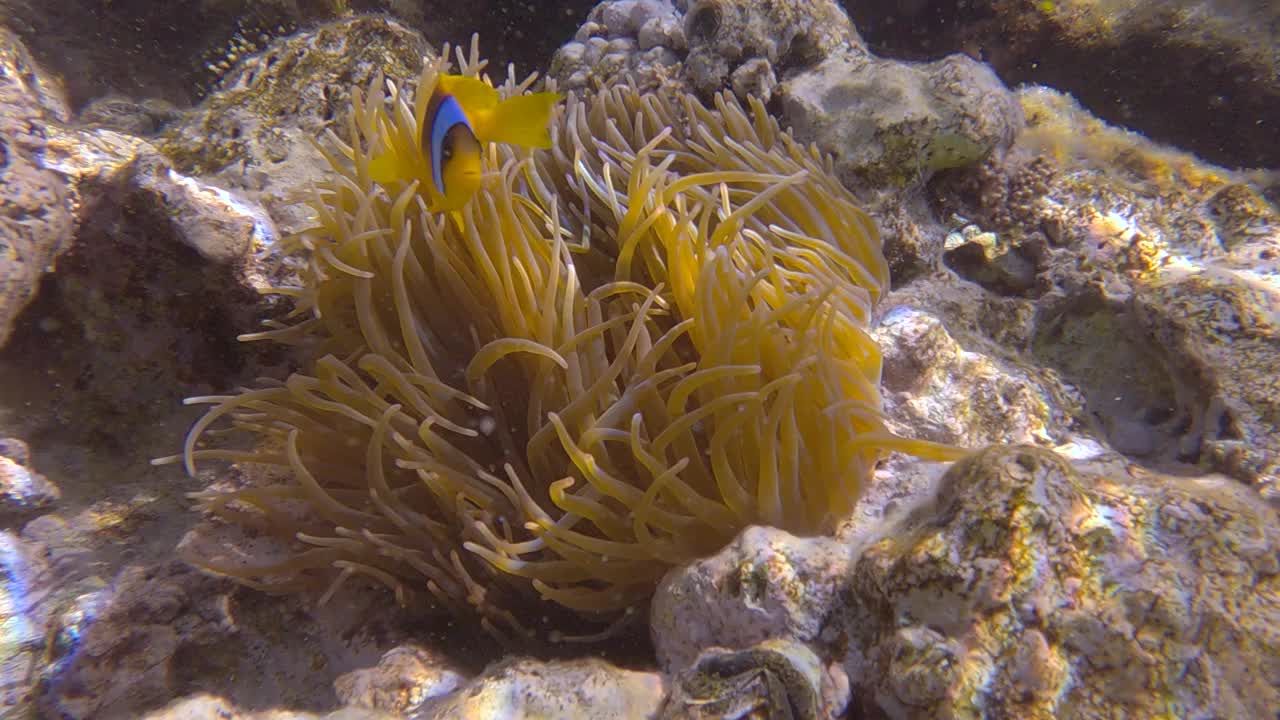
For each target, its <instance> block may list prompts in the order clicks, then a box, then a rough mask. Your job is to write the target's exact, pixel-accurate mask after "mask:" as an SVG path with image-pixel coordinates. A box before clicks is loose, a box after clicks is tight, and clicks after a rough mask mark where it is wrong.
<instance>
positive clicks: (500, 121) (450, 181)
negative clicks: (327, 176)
mask: <svg viewBox="0 0 1280 720" xmlns="http://www.w3.org/2000/svg"><path fill="white" fill-rule="evenodd" d="M561 97H562V96H561V95H560V94H559V93H552V92H541V93H533V94H531V95H519V96H517V97H513V98H508V99H506V100H502V99H501V98H500V97H499V95H498V91H497V90H495V89H494V88H492V87H490V86H489V84H488V83H485V82H484V81H482V80H479V79H476V78H472V77H465V76H462V75H441V76H439V78H438V79H437V80H436V86H435V89H434V90H432V92H431V99H430V101H429V102H428V103H427V111H426V115H425V117H424V118H423V122H422V127H421V128H420V130H419V132H420V133H421V138H420V139H419V143H420V144H421V148H422V156H421V157H422V158H423V159H425V160H426V166H427V167H426V169H427V170H429V172H425V173H424V172H423V169H424V168H422V167H421V165H420V164H419V163H418V162H415V158H414V157H411V156H407V155H406V154H405V153H397V152H395V151H394V150H393V149H388V150H387V151H385V152H383V153H381V154H379V155H378V156H377V157H375V158H373V160H372V161H370V163H369V175H370V177H371V178H372V179H373V180H374V181H375V182H377V183H381V184H383V185H387V184H389V183H391V182H396V181H399V182H412V181H414V180H417V181H418V187H419V188H420V191H425V192H424V194H425V195H426V199H427V209H428V210H430V211H431V212H450V213H452V212H456V211H457V210H459V209H461V208H462V207H463V206H464V205H466V204H467V201H469V200H470V199H471V196H472V195H475V194H476V191H477V190H479V189H480V156H481V150H482V149H483V147H484V143H491V142H500V143H509V144H512V145H520V146H522V147H527V148H549V147H551V132H550V130H549V129H548V127H547V126H548V123H549V122H550V120H551V110H552V108H553V107H555V104H556V103H557V102H558V101H559V100H560V98H561Z"/></svg>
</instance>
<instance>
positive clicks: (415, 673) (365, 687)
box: [333, 645, 466, 715]
mask: <svg viewBox="0 0 1280 720" xmlns="http://www.w3.org/2000/svg"><path fill="white" fill-rule="evenodd" d="M464 682H466V677H465V676H464V675H463V674H462V673H460V672H458V671H457V670H455V669H454V668H453V667H452V666H451V663H450V662H449V661H448V660H447V659H445V658H443V657H441V654H440V653H438V652H432V651H430V650H427V649H426V648H423V647H420V646H417V645H403V646H400V647H395V648H392V649H390V650H388V651H387V652H386V653H385V654H384V655H383V656H382V659H381V660H379V661H378V664H377V665H376V666H375V667H372V668H365V669H362V670H353V671H351V672H349V673H347V674H345V675H342V676H340V677H338V679H337V680H335V681H334V682H333V687H334V690H335V691H336V692H337V693H338V700H339V701H341V702H342V704H344V705H355V706H359V707H368V708H376V709H379V710H387V711H391V712H396V713H401V714H405V715H412V714H414V713H417V712H418V711H420V710H421V708H422V705H423V704H424V703H426V702H427V701H428V700H430V699H431V698H434V697H438V696H441V695H447V694H448V693H451V692H453V691H454V690H456V689H457V688H458V686H459V685H461V684H462V683H464Z"/></svg>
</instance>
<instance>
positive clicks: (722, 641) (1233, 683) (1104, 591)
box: [653, 446, 1280, 718]
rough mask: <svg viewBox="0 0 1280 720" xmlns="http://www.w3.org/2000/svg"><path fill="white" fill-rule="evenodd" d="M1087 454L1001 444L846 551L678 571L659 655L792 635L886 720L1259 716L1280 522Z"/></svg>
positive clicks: (1198, 483) (1278, 570)
mask: <svg viewBox="0 0 1280 720" xmlns="http://www.w3.org/2000/svg"><path fill="white" fill-rule="evenodd" d="M1086 455H1093V456H1094V457H1093V459H1088V460H1084V459H1082V460H1078V461H1075V462H1074V463H1073V462H1072V461H1068V460H1067V459H1066V458H1065V457H1063V456H1061V455H1058V454H1055V453H1053V452H1050V451H1047V450H1043V449H1039V448H1035V447H1031V446H995V447H992V448H990V449H988V450H984V451H981V452H978V453H975V454H974V455H972V456H970V457H969V458H967V459H965V460H962V461H960V462H959V463H957V464H956V465H955V466H954V467H952V468H951V469H950V470H949V471H948V472H947V473H946V474H945V475H944V476H943V477H942V478H941V480H940V481H939V482H938V483H937V486H936V491H933V492H924V493H918V494H917V495H916V496H915V497H914V498H912V499H907V500H905V501H904V502H902V503H898V504H899V505H900V509H898V510H890V511H888V512H886V513H885V515H884V518H883V519H882V520H881V521H878V522H859V523H856V524H855V525H853V526H851V527H850V528H849V529H847V530H845V531H842V532H841V533H840V534H838V535H837V537H836V538H834V539H832V538H815V539H807V540H802V539H797V538H792V537H789V536H787V535H785V533H781V532H779V531H775V530H765V529H757V528H752V529H749V530H747V531H745V532H744V533H743V534H742V536H741V537H740V538H739V540H738V541H737V542H735V543H734V544H733V545H731V546H729V547H728V548H726V549H725V550H724V551H723V552H721V553H720V554H718V555H716V556H714V557H713V558H710V559H708V560H704V561H701V562H699V563H695V564H693V565H691V566H690V567H689V568H686V569H682V570H676V571H672V573H671V574H670V575H669V576H668V579H667V580H666V581H665V582H664V584H663V587H662V589H661V590H660V591H659V595H658V597H657V598H655V600H654V619H653V622H654V626H653V627H654V632H655V642H656V644H657V648H658V652H659V657H660V658H662V659H663V660H664V662H665V663H666V665H665V667H667V668H668V670H669V671H672V672H676V671H679V669H681V668H688V667H691V666H693V665H694V659H693V656H692V654H691V653H692V651H693V648H695V647H699V646H719V647H722V648H728V649H735V650H745V649H746V648H749V647H751V646H753V645H755V644H756V643H759V642H761V638H762V637H765V638H773V639H774V640H775V641H780V640H793V641H796V642H800V643H803V644H804V645H806V646H807V647H809V648H810V649H811V650H812V651H813V652H814V653H815V655H816V656H817V657H819V658H842V659H843V666H844V670H845V671H846V673H847V676H848V679H849V683H850V688H851V691H852V697H853V703H854V706H855V710H853V712H855V713H863V714H864V715H865V716H870V717H880V716H886V717H892V718H914V717H989V716H993V715H994V716H1001V717H1046V718H1048V717H1103V716H1109V715H1111V714H1112V713H1114V712H1117V711H1123V712H1124V713H1126V714H1128V715H1131V716H1139V717H1150V716H1159V715H1161V714H1162V713H1164V712H1172V713H1174V714H1176V715H1177V716H1180V717H1191V716H1205V715H1215V716H1226V717H1262V716H1263V715H1265V713H1266V712H1267V711H1268V709H1269V708H1273V707H1275V706H1276V703H1277V702H1278V701H1280V661H1278V660H1277V658H1280V635H1278V634H1277V633H1276V632H1275V627H1277V624H1278V623H1280V518H1277V515H1276V512H1275V511H1274V510H1273V509H1271V508H1269V507H1268V506H1266V505H1265V504H1262V503H1259V502H1258V501H1257V499H1256V497H1254V495H1253V493H1252V491H1251V490H1249V489H1248V488H1246V487H1244V486H1242V485H1239V484H1238V483H1235V482H1234V481H1232V480H1230V479H1229V478H1225V477H1222V476H1205V477H1198V478H1180V477H1174V476H1168V475H1160V474H1155V473H1150V472H1145V471H1142V470H1140V469H1138V468H1136V467H1135V466H1132V465H1127V464H1126V463H1124V462H1123V461H1121V462H1116V461H1115V457H1114V456H1109V455H1105V454H1103V455H1098V454H1097V453H1087V454H1086ZM882 481H883V480H882ZM748 590H749V591H748ZM752 618H754V619H755V621H754V622H752V621H751V619H752Z"/></svg>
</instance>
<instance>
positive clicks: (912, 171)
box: [781, 53, 1022, 189]
mask: <svg viewBox="0 0 1280 720" xmlns="http://www.w3.org/2000/svg"><path fill="white" fill-rule="evenodd" d="M781 92H782V98H783V118H784V119H785V121H786V122H787V123H789V124H791V125H792V127H794V128H795V131H796V133H797V135H798V136H799V137H801V138H804V139H808V140H812V141H814V142H816V143H817V144H818V146H819V147H820V148H822V149H823V150H824V151H826V152H830V153H832V155H834V157H835V166H836V172H837V173H839V175H840V178H841V180H843V181H844V182H845V183H846V184H847V185H849V186H851V187H861V188H866V187H872V188H881V189H884V188H890V189H892V188H900V187H906V186H916V185H919V184H921V183H923V182H924V181H926V180H928V179H929V178H930V177H931V176H932V175H933V173H935V172H937V171H938V170H943V169H946V168H953V167H961V166H964V165H969V164H971V163H974V162H976V161H978V160H981V159H983V158H984V157H987V156H988V155H989V154H991V153H992V152H993V151H997V150H999V151H1002V150H1004V149H1006V148H1007V147H1008V146H1009V145H1010V144H1011V143H1012V142H1013V141H1014V139H1015V137H1016V136H1017V133H1018V131H1019V130H1020V129H1021V127H1022V113H1021V109H1020V108H1019V106H1018V104H1017V101H1016V99H1015V98H1014V96H1013V95H1012V94H1011V93H1010V92H1009V91H1008V90H1007V89H1006V88H1005V87H1004V85H1003V84H1001V82H1000V80H999V79H998V78H996V76H995V74H994V73H993V72H991V70H990V69H989V68H987V67H986V66H985V65H982V64H981V63H978V62H975V61H974V60H972V59H970V58H968V57H965V56H963V55H952V56H949V57H946V58H943V59H942V60H938V61H936V62H932V63H926V64H911V63H903V62H897V61H890V60H883V59H880V58H875V57H871V56H868V55H865V54H854V53H840V54H834V55H831V56H829V57H827V58H825V59H824V60H823V61H822V62H821V63H820V64H818V65H817V66H816V67H814V68H812V69H810V70H806V71H804V72H801V73H798V74H796V75H794V76H792V77H789V78H787V79H785V80H783V81H782V91H781Z"/></svg>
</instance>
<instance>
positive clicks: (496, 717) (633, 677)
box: [416, 659, 666, 720]
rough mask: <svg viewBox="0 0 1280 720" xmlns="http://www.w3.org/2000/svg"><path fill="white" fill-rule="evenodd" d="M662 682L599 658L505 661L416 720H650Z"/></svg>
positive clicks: (438, 701) (427, 707)
mask: <svg viewBox="0 0 1280 720" xmlns="http://www.w3.org/2000/svg"><path fill="white" fill-rule="evenodd" d="M665 693H666V683H665V682H664V680H663V678H662V676H661V675H659V674H657V673H652V672H637V671H634V670H624V669H622V668H618V667H615V666H613V665H610V664H609V663H606V662H604V661H603V660H598V659H583V660H567V661H551V662H541V661H537V660H527V659H511V660H505V661H503V662H500V663H498V664H496V665H494V666H493V667H490V668H489V669H488V670H486V671H485V672H484V673H482V674H481V675H480V676H479V677H477V678H475V679H473V680H471V681H470V682H469V683H467V684H466V685H463V686H462V687H460V688H458V690H457V691H456V692H453V693H451V694H449V695H446V696H444V697H441V698H437V699H435V700H431V701H428V702H427V703H425V704H424V705H423V707H422V710H421V711H420V713H419V714H418V715H417V716H416V717H419V718H421V719H422V720H449V719H450V718H468V720H534V719H535V718H561V719H563V720H577V719H581V720H592V719H594V718H606V717H607V718H618V719H619V720H645V719H649V718H656V717H657V716H658V711H659V708H660V707H661V705H662V699H663V697H664V695H665Z"/></svg>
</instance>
